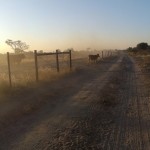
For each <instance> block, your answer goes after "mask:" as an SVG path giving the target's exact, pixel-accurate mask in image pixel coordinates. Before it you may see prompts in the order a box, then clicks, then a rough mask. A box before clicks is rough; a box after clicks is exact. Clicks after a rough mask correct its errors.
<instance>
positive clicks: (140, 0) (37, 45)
mask: <svg viewBox="0 0 150 150" xmlns="http://www.w3.org/2000/svg"><path fill="white" fill-rule="evenodd" d="M149 15H150V0H0V52H6V51H11V48H10V47H9V46H8V45H6V44H5V41H6V40H7V39H12V40H21V41H23V42H26V43H27V44H29V45H30V49H29V50H34V49H37V50H47V51H50V50H56V49H58V48H59V49H61V50H64V49H67V48H74V49H75V50H81V49H82V50H83V49H86V48H88V47H90V48H92V49H124V48H127V47H129V46H136V45H137V44H138V43H139V42H147V43H148V44H150V18H149Z"/></svg>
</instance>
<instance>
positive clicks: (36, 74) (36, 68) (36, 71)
mask: <svg viewBox="0 0 150 150" xmlns="http://www.w3.org/2000/svg"><path fill="white" fill-rule="evenodd" d="M34 59H35V77H36V82H38V81H39V74H38V61H37V50H34Z"/></svg>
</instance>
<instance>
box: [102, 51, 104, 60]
mask: <svg viewBox="0 0 150 150" xmlns="http://www.w3.org/2000/svg"><path fill="white" fill-rule="evenodd" d="M103 58H104V56H103V51H102V59H103Z"/></svg>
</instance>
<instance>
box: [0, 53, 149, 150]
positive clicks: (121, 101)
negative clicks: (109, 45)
mask: <svg viewBox="0 0 150 150" xmlns="http://www.w3.org/2000/svg"><path fill="white" fill-rule="evenodd" d="M92 65H93V67H95V69H96V70H94V69H89V71H92V70H93V72H94V73H93V74H90V73H89V74H88V70H86V72H84V71H83V70H80V71H79V73H80V74H82V76H83V78H82V80H75V82H73V84H72V86H69V88H68V89H67V91H68V92H67V93H64V91H63V93H62V94H60V95H59V94H58V96H57V98H56V99H55V98H54V99H55V100H56V102H57V104H54V105H52V104H51V103H47V105H46V106H45V105H43V106H42V108H41V109H39V111H37V112H34V113H31V114H30V115H27V116H23V117H22V118H20V119H18V120H17V121H16V122H15V123H14V124H12V125H9V126H8V127H7V128H5V129H4V130H0V131H1V136H0V149H2V150H80V149H81V150H91V149H93V150H101V149H102V150H149V149H150V143H149V142H150V139H149V128H148V127H149V125H150V124H149V123H150V111H149V107H150V103H149V102H150V100H149V97H148V96H147V93H148V92H147V90H146V89H145V87H144V85H143V84H142V78H141V72H140V70H139V69H138V67H137V66H136V64H135V62H134V61H133V60H132V58H130V57H128V56H126V55H125V54H121V55H120V56H118V58H117V59H112V60H111V61H105V62H101V63H100V64H97V65H94V64H91V65H90V67H91V66H92ZM87 68H88V67H87ZM114 81H115V82H114ZM118 81H119V82H118ZM66 84H67V82H66ZM61 86H64V87H65V84H64V83H63V84H62V85H61ZM109 89H111V90H110V91H109ZM116 89H117V92H116V91H115V90H116ZM47 91H48V87H47V89H46V92H47ZM105 92H106V93H105ZM60 93H61V91H60ZM112 93H114V94H115V96H114V95H113V94H112ZM107 95H109V97H108V96H107ZM116 95H117V96H116ZM106 97H107V99H106ZM112 101H115V103H113V102H112ZM104 102H105V103H104ZM106 102H107V103H106Z"/></svg>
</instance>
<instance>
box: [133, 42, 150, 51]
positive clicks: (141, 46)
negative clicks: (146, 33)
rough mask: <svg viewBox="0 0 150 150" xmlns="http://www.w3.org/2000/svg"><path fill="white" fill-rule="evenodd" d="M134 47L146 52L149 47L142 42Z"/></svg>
mask: <svg viewBox="0 0 150 150" xmlns="http://www.w3.org/2000/svg"><path fill="white" fill-rule="evenodd" d="M136 47H137V49H138V50H146V49H148V47H149V46H148V44H147V43H144V42H142V43H139V44H137V46H136Z"/></svg>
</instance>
